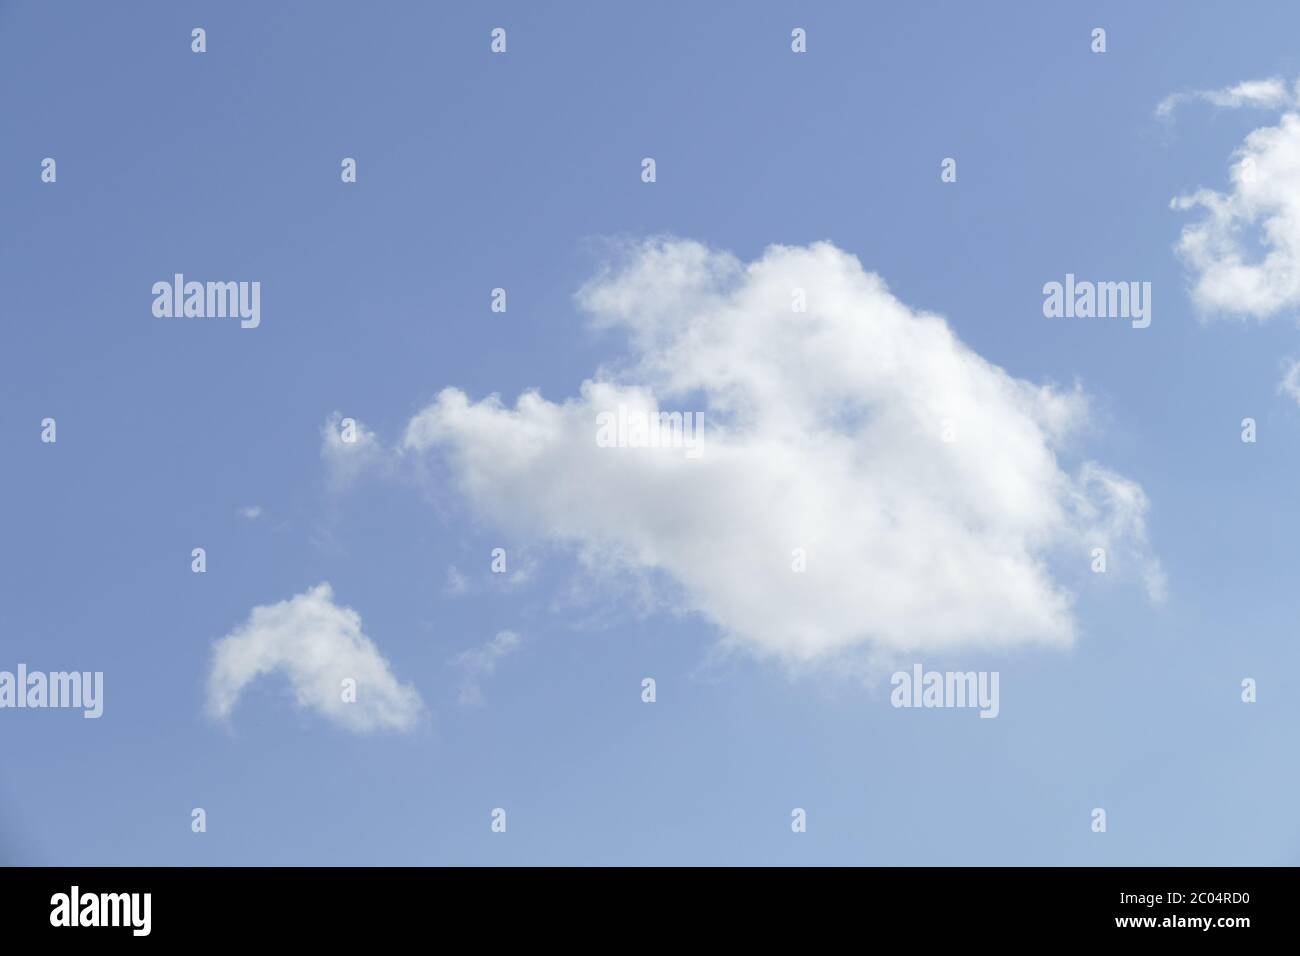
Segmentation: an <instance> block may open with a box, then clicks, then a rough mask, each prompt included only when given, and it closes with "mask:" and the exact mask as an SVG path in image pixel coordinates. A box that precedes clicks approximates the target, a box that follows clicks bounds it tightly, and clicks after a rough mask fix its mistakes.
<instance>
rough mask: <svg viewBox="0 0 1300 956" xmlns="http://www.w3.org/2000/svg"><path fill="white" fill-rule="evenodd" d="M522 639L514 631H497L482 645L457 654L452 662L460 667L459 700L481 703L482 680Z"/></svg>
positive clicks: (472, 703)
mask: <svg viewBox="0 0 1300 956" xmlns="http://www.w3.org/2000/svg"><path fill="white" fill-rule="evenodd" d="M522 642H523V639H522V638H521V637H520V636H519V635H518V634H517V633H515V632H514V631H498V632H497V635H496V637H494V638H492V639H491V640H490V641H488V642H487V643H486V644H484V645H483V646H482V647H475V648H472V649H470V650H468V651H463V652H461V653H460V654H457V655H456V657H455V658H453V659H452V663H453V664H454V665H455V666H456V667H458V668H460V669H461V671H462V674H463V677H462V680H461V685H460V694H459V698H458V699H459V701H460V703H462V704H465V705H474V704H481V703H483V688H482V682H483V681H484V680H485V679H486V678H488V677H491V676H492V674H493V673H494V672H495V671H496V669H497V664H499V663H500V662H501V661H502V660H503V659H505V658H506V657H509V656H510V655H511V654H513V653H514V652H515V651H516V650H518V649H519V645H520V644H521V643H522Z"/></svg>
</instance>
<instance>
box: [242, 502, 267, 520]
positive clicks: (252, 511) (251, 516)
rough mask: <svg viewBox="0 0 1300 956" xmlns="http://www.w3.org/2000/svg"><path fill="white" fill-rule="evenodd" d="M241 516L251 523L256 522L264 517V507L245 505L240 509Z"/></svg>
mask: <svg viewBox="0 0 1300 956" xmlns="http://www.w3.org/2000/svg"><path fill="white" fill-rule="evenodd" d="M239 515H240V517H242V518H247V519H248V520H249V521H256V520H257V519H258V518H260V517H262V506H261V505H245V506H244V507H242V508H240V509H239Z"/></svg>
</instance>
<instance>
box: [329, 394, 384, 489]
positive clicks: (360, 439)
mask: <svg viewBox="0 0 1300 956" xmlns="http://www.w3.org/2000/svg"><path fill="white" fill-rule="evenodd" d="M320 435H321V449H320V454H321V459H322V460H323V461H324V462H325V468H326V472H327V477H328V481H329V484H330V488H331V490H333V491H344V490H346V489H347V488H348V487H349V486H351V485H352V483H353V482H355V481H356V480H357V479H358V478H359V477H360V476H361V474H362V473H363V472H365V471H367V470H368V469H369V468H371V467H372V466H375V465H377V464H379V463H380V462H381V461H382V460H383V457H384V449H383V446H382V445H381V444H380V442H379V439H377V438H376V437H375V433H374V432H372V431H371V430H370V429H368V428H367V427H366V426H365V425H363V424H362V423H361V422H359V421H357V420H356V419H354V418H345V417H344V416H343V414H342V413H341V412H337V411H336V412H333V413H332V414H331V415H330V416H329V417H328V418H326V419H325V423H324V424H323V425H321V428H320Z"/></svg>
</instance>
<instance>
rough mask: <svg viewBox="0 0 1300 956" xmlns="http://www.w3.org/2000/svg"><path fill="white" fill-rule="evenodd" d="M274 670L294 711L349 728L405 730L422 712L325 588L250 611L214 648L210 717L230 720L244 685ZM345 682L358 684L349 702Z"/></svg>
mask: <svg viewBox="0 0 1300 956" xmlns="http://www.w3.org/2000/svg"><path fill="white" fill-rule="evenodd" d="M272 673H280V674H283V675H285V676H286V677H287V678H288V680H289V686H290V689H291V690H292V691H293V696H294V701H295V703H296V704H297V705H298V706H299V707H301V708H303V709H306V710H314V711H316V712H317V713H318V714H320V715H321V716H323V717H326V718H328V719H329V720H331V721H333V722H334V723H336V724H339V725H341V726H342V727H345V728H347V729H348V730H351V731H356V732H365V731H372V730H406V729H408V728H410V727H412V726H414V724H415V721H416V718H417V717H418V716H419V713H420V711H421V708H422V703H421V701H420V695H419V694H418V693H417V692H416V690H415V688H413V687H412V686H411V685H409V684H401V683H399V682H398V681H397V678H396V677H394V676H393V673H392V671H391V670H390V669H389V666H388V661H386V660H385V659H384V657H383V655H382V654H380V653H379V648H377V647H376V646H375V644H374V642H373V641H371V640H370V638H368V637H366V635H365V634H364V633H362V631H361V618H360V616H359V615H358V614H357V612H356V611H354V610H352V609H351V608H349V607H341V606H340V605H338V604H335V603H334V592H333V590H332V589H331V588H330V586H329V584H318V585H317V586H316V587H314V588H311V589H309V590H307V591H306V592H304V593H302V594H299V595H296V596H295V597H293V598H290V599H289V600H287V601H281V602H280V603H279V604H270V605H265V606H260V607H255V608H253V611H252V613H251V614H250V615H249V617H248V620H247V621H246V622H245V623H244V624H243V625H242V626H241V627H239V628H236V629H235V630H234V631H231V632H230V633H229V634H227V635H226V636H225V637H223V638H221V639H220V640H218V641H217V642H216V643H215V645H214V647H213V654H212V669H211V671H210V673H209V675H208V712H209V713H210V714H211V715H212V716H213V717H216V718H218V719H226V718H228V717H229V716H230V714H231V712H232V711H233V709H234V707H235V705H236V703H238V701H239V695H240V694H241V693H242V692H243V690H244V688H245V687H247V686H248V684H249V683H251V682H252V681H253V680H255V679H256V678H258V677H261V676H263V675H266V674H272ZM349 678H350V679H351V680H353V681H355V682H356V684H355V689H356V695H355V700H354V701H350V702H349V701H346V700H345V699H344V683H343V682H344V681H345V680H346V679H349Z"/></svg>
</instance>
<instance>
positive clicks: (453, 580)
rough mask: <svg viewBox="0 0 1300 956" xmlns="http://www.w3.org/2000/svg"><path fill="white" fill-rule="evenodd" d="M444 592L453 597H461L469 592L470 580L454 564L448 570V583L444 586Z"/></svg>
mask: <svg viewBox="0 0 1300 956" xmlns="http://www.w3.org/2000/svg"><path fill="white" fill-rule="evenodd" d="M443 590H444V591H445V592H446V593H447V594H450V595H451V596H452V597H460V596H461V595H462V594H465V593H467V592H468V591H469V579H468V578H466V577H465V575H463V574H461V573H460V571H459V570H457V568H456V565H454V564H453V565H452V566H451V567H449V568H447V583H446V584H445V585H444V586H443Z"/></svg>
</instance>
